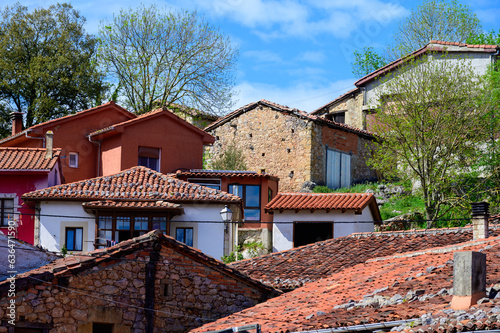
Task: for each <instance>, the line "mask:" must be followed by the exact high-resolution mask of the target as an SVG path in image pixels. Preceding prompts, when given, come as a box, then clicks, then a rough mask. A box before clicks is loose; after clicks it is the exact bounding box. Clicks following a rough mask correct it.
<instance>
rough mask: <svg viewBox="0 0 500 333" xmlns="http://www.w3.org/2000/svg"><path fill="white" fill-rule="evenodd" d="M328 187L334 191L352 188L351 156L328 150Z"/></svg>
mask: <svg viewBox="0 0 500 333" xmlns="http://www.w3.org/2000/svg"><path fill="white" fill-rule="evenodd" d="M326 186H328V187H329V188H333V189H338V188H341V187H350V186H351V155H350V154H346V153H342V152H339V151H336V150H332V149H328V148H327V149H326Z"/></svg>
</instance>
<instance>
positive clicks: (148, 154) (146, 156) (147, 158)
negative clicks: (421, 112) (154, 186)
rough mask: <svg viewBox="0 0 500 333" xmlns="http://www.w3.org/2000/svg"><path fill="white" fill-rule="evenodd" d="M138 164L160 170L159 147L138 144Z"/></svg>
mask: <svg viewBox="0 0 500 333" xmlns="http://www.w3.org/2000/svg"><path fill="white" fill-rule="evenodd" d="M138 165H140V166H145V167H147V168H150V169H152V170H155V171H160V148H152V147H141V146H139V161H138Z"/></svg>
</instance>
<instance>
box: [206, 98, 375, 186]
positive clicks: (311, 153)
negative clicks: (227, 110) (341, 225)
mask: <svg viewBox="0 0 500 333" xmlns="http://www.w3.org/2000/svg"><path fill="white" fill-rule="evenodd" d="M334 124H336V123H333V122H329V121H327V120H324V119H320V118H317V117H315V116H310V115H309V114H307V113H305V112H301V111H298V110H295V109H290V108H288V107H284V106H279V105H277V104H274V103H271V102H267V101H259V102H257V103H253V104H252V105H250V106H249V107H248V109H246V110H245V111H244V112H238V110H237V111H235V112H233V113H231V114H229V115H228V116H226V117H225V118H222V121H220V120H219V122H216V123H214V124H212V125H210V126H209V127H207V128H206V130H207V132H209V133H210V134H212V135H213V136H215V137H216V141H215V143H214V144H213V146H212V147H211V148H210V156H211V157H212V158H216V157H217V156H218V155H219V154H221V153H222V152H223V149H224V147H226V146H227V145H230V144H234V145H235V146H236V147H237V148H238V149H240V150H241V151H242V153H243V155H244V156H245V161H246V165H247V168H248V170H252V171H260V170H262V169H265V171H266V172H267V173H270V174H274V175H276V176H278V177H279V179H280V183H279V191H280V192H297V191H300V189H301V187H302V184H304V182H306V181H312V182H315V183H317V184H321V185H322V184H324V183H325V175H326V174H325V173H326V171H325V168H326V147H327V145H328V147H330V148H333V149H335V150H339V151H342V152H345V153H350V154H351V155H352V159H351V178H352V183H357V182H362V181H366V180H371V179H373V178H376V173H375V172H374V171H373V170H371V169H370V168H368V167H367V165H366V160H367V158H368V153H369V152H368V148H367V147H366V146H367V144H368V145H369V143H370V142H371V139H372V137H371V136H370V135H368V134H366V133H367V132H366V133H364V132H363V131H361V130H357V129H354V130H352V128H350V127H348V126H346V127H342V126H340V125H334Z"/></svg>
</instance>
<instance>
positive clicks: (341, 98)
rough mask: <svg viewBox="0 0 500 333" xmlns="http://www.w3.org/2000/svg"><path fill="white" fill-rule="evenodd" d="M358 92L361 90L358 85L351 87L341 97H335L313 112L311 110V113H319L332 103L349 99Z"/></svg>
mask: <svg viewBox="0 0 500 333" xmlns="http://www.w3.org/2000/svg"><path fill="white" fill-rule="evenodd" d="M358 92H359V88H358V87H356V88H354V89H351V90H349V91H348V92H346V93H344V94H342V95H340V96H339V97H337V98H335V99H334V100H333V101H331V102H328V103H326V104H325V105H323V106H321V107H319V108H317V109H316V110H314V111H313V112H311V114H313V115H317V114H319V113H321V111H323V109H324V108H327V107H329V106H330V105H333V104H335V103H338V102H340V101H342V100H344V99H347V98H348V97H351V95H354V94H357V93H358Z"/></svg>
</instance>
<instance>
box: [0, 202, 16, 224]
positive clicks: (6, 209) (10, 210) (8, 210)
mask: <svg viewBox="0 0 500 333" xmlns="http://www.w3.org/2000/svg"><path fill="white" fill-rule="evenodd" d="M13 215H14V199H13V198H2V199H0V222H1V223H0V224H1V225H2V226H8V225H9V219H13V218H14V216H13Z"/></svg>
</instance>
